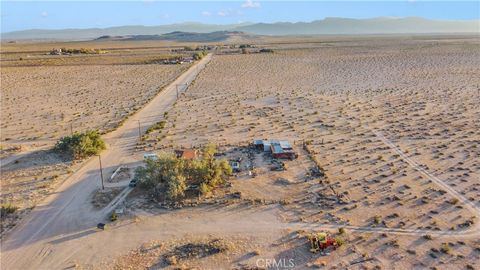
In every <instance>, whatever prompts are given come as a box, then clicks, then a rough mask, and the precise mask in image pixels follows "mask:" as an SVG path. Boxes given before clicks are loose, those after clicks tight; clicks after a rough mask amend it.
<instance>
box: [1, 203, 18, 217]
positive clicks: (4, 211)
mask: <svg viewBox="0 0 480 270" xmlns="http://www.w3.org/2000/svg"><path fill="white" fill-rule="evenodd" d="M17 210H18V207H17V206H14V205H13V204H10V203H7V204H4V205H2V208H1V209H0V216H1V217H6V216H7V215H10V214H13V213H15V212H16V211H17Z"/></svg>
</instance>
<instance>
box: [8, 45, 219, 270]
mask: <svg viewBox="0 0 480 270" xmlns="http://www.w3.org/2000/svg"><path fill="white" fill-rule="evenodd" d="M211 58H212V55H211V54H208V55H207V56H205V57H204V58H203V59H202V60H200V61H198V62H197V63H195V64H194V65H192V66H191V67H190V68H189V69H188V70H187V71H186V72H184V73H183V74H182V75H180V76H179V77H178V78H177V79H176V80H175V81H173V82H172V83H171V84H169V85H168V86H167V87H165V88H164V89H163V90H162V91H161V92H160V93H159V94H157V95H156V96H155V97H154V98H153V99H152V100H151V101H150V102H149V103H148V104H147V105H146V106H145V107H144V108H142V109H141V110H139V111H138V112H136V113H135V114H134V115H133V116H131V117H130V118H128V120H126V121H125V123H124V124H123V125H122V126H121V127H119V128H118V129H117V130H115V131H113V132H111V133H109V134H107V135H105V136H104V139H105V141H106V142H107V144H108V148H107V150H105V151H103V152H102V154H101V159H102V165H103V171H104V172H110V171H113V170H115V169H116V168H117V167H118V166H120V165H125V164H131V163H135V162H138V161H139V160H141V159H142V156H141V155H135V154H134V150H135V146H136V144H137V142H138V140H139V122H140V129H141V132H142V134H144V132H145V130H146V129H147V128H148V127H150V126H151V125H153V124H154V123H156V122H158V121H160V120H162V119H163V118H164V112H166V111H168V110H169V109H170V108H171V107H172V105H173V104H174V103H175V101H176V99H177V86H179V85H180V86H183V87H178V90H185V89H186V87H185V85H189V84H190V83H191V82H192V81H193V80H194V79H195V78H196V76H197V75H198V73H199V72H201V71H202V69H203V68H204V67H205V66H206V64H207V63H208V62H209V61H210V59H211ZM100 187H101V182H100V173H99V161H98V158H97V157H92V158H90V159H89V160H87V161H85V164H84V165H83V166H82V167H81V168H80V169H79V170H78V171H76V172H75V173H73V174H72V175H71V176H70V177H69V178H68V179H67V180H66V181H65V182H64V183H63V184H62V185H61V186H60V187H59V188H58V189H57V190H56V191H55V192H53V193H52V194H51V195H49V196H48V197H47V198H46V199H45V200H44V201H43V202H42V203H40V204H38V205H37V206H36V207H35V208H34V209H33V210H32V212H31V213H30V214H29V215H28V216H27V217H25V218H24V220H22V221H21V222H20V223H19V224H18V225H17V226H16V227H15V228H14V229H13V231H12V232H10V233H9V234H8V235H7V236H6V237H5V238H4V239H3V240H2V246H1V265H0V267H1V269H22V270H24V269H52V267H53V268H55V269H57V267H58V268H63V267H65V265H64V261H59V262H58V265H55V264H53V265H52V264H51V261H50V260H47V261H49V262H48V263H46V264H44V262H45V259H46V257H48V256H49V255H51V254H52V252H54V249H53V245H54V244H55V243H52V242H47V241H48V239H50V238H52V237H56V236H58V235H68V234H71V233H75V232H82V231H85V230H88V229H93V228H95V226H96V224H97V223H99V222H102V221H104V220H105V218H106V217H105V211H102V210H95V209H94V208H93V205H92V204H91V202H90V200H91V196H92V194H93V192H94V191H95V190H96V189H98V188H100ZM64 259H68V258H64Z"/></svg>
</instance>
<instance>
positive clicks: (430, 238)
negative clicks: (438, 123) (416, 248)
mask: <svg viewBox="0 0 480 270" xmlns="http://www.w3.org/2000/svg"><path fill="white" fill-rule="evenodd" d="M423 239H425V240H432V239H433V237H432V236H431V235H430V234H425V235H424V236H423Z"/></svg>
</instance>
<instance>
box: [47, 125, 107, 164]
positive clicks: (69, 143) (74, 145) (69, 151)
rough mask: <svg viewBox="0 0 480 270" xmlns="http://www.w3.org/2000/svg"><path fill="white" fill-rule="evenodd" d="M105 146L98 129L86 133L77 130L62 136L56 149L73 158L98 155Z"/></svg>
mask: <svg viewBox="0 0 480 270" xmlns="http://www.w3.org/2000/svg"><path fill="white" fill-rule="evenodd" d="M105 148H106V146H105V142H104V141H103V139H102V137H101V136H100V133H98V131H96V130H88V131H86V132H85V133H78V132H76V133H74V134H73V135H71V136H65V137H63V138H61V139H60V140H59V141H58V142H57V144H56V145H55V148H54V150H55V151H57V152H59V153H62V154H65V155H67V156H69V157H70V158H72V159H83V158H86V157H89V156H93V155H97V154H98V153H100V152H101V151H102V150H104V149H105Z"/></svg>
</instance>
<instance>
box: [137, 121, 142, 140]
mask: <svg viewBox="0 0 480 270" xmlns="http://www.w3.org/2000/svg"><path fill="white" fill-rule="evenodd" d="M137 122H138V140H139V141H141V140H142V131H141V130H140V120H137Z"/></svg>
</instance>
